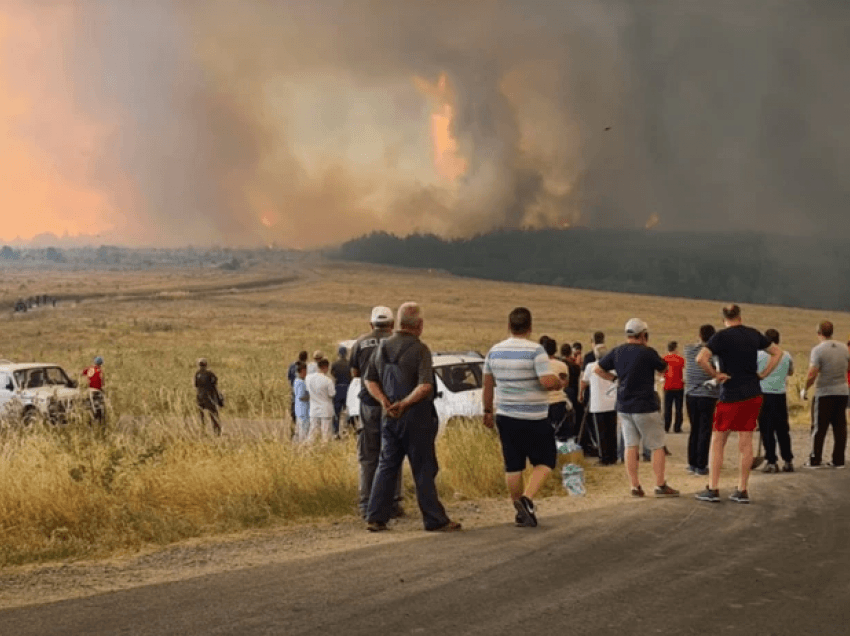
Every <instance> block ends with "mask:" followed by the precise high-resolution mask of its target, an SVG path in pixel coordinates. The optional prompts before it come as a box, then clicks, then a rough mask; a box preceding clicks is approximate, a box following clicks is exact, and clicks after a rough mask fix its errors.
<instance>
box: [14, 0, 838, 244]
mask: <svg viewBox="0 0 850 636" xmlns="http://www.w3.org/2000/svg"><path fill="white" fill-rule="evenodd" d="M848 27H850V5H848V3H846V2H843V1H841V0H814V1H811V2H805V1H803V0H760V1H759V2H756V1H755V0H753V1H752V2H749V1H745V2H740V1H738V0H717V1H715V2H710V3H709V2H703V1H700V0H677V1H675V2H674V1H667V2H662V1H659V0H645V1H643V2H632V1H630V0H574V1H572V2H560V1H555V0H534V1H530V0H527V1H525V2H523V1H521V0H512V1H507V0H432V1H430V2H419V1H415V0H317V1H315V2H309V3H308V2H301V1H300V0H281V1H278V2H272V1H271V0H268V1H260V0H254V1H252V2H236V1H235V0H206V1H203V0H182V1H177V0H174V1H167V0H151V1H149V2H139V1H136V0H4V1H3V3H2V4H0V174H2V175H3V179H2V181H0V188H2V191H0V196H2V200H3V202H4V205H3V207H2V210H3V211H2V214H0V216H1V217H2V222H0V240H2V241H12V240H14V239H16V238H20V239H23V240H30V239H32V238H33V237H36V236H38V235H41V234H44V233H52V234H55V235H57V236H64V235H67V236H69V237H77V238H78V239H79V240H88V239H89V238H90V239H91V242H92V243H94V244H100V243H117V244H123V245H152V246H182V245H190V244H191V245H211V244H216V245H234V246H247V245H267V244H276V245H280V246H285V247H293V248H310V247H317V246H323V245H330V244H334V243H338V242H340V241H344V240H346V239H348V238H352V237H355V236H358V235H361V234H363V233H367V232H371V231H374V230H385V231H390V232H394V233H397V234H402V235H403V234H408V233H411V232H435V233H438V234H440V235H443V236H469V235H473V234H476V233H480V232H486V231H488V230H492V229H496V228H507V227H510V228H516V227H548V226H552V227H568V226H575V225H583V226H590V227H647V226H653V227H655V228H658V229H669V230H694V231H709V230H724V231H725V230H741V231H757V232H781V233H786V234H791V235H793V234H797V233H821V232H823V233H829V234H835V233H836V232H839V233H840V232H850V230H848V229H847V228H848V226H850V224H848V223H846V214H847V210H848V204H850V178H848V177H850V174H848V173H850V168H848V166H850V124H848V122H847V117H846V111H847V103H848V101H850V100H848V98H850V64H848V62H850V38H847V37H846V34H847V32H848Z"/></svg>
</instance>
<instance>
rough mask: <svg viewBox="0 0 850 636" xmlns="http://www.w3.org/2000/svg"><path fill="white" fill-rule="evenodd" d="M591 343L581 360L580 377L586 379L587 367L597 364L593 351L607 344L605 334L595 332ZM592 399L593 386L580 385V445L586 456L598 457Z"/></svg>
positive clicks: (597, 441) (587, 384) (597, 440)
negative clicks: (600, 345) (591, 410)
mask: <svg viewBox="0 0 850 636" xmlns="http://www.w3.org/2000/svg"><path fill="white" fill-rule="evenodd" d="M591 343H592V345H591V349H590V351H589V352H588V353H586V354H584V356H583V357H582V358H581V361H580V368H581V371H580V373H579V377H584V372H585V371H586V370H587V367H588V366H589V365H591V364H593V363H594V362H597V358H596V354H595V353H593V351H594V349H595V347H596V345H599V344H605V334H604V333H603V332H601V331H595V332H594V333H593V335H592V336H591ZM592 399H593V397H592V396H591V385H590V384H589V383H584V384H583V385H582V384H581V383H579V402H581V406H582V419H583V421H584V426H583V427H581V439H580V440H579V444H580V445H581V447H582V449H583V450H584V454H585V456H589V457H596V456H598V455H599V438H598V437H597V436H596V427H595V426H594V425H593V422H592V419H593V418H591V417H589V413H590V411H589V406H590V401H591V400H592Z"/></svg>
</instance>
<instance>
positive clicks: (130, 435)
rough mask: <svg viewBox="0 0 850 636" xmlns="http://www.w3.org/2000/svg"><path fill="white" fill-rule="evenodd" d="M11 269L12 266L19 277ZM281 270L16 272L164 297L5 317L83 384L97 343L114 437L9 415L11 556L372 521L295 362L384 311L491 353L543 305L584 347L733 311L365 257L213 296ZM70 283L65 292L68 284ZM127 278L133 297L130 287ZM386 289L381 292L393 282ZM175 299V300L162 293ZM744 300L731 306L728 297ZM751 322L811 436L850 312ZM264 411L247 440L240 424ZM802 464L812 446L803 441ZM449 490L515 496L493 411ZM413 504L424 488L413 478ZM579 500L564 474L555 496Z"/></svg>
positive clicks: (43, 281) (17, 559)
mask: <svg viewBox="0 0 850 636" xmlns="http://www.w3.org/2000/svg"><path fill="white" fill-rule="evenodd" d="M7 273H8V272H4V275H5V274H7ZM281 273H282V272H280V271H269V272H264V271H257V272H251V273H249V274H246V273H241V274H239V277H238V278H237V277H234V276H233V275H230V274H222V273H220V272H214V273H210V272H195V271H188V270H187V271H179V272H173V271H167V272H162V271H159V272H158V271H150V272H141V273H133V272H127V273H107V274H103V275H102V279H101V278H100V277H101V275H100V274H98V275H94V276H91V275H89V274H86V273H69V272H64V273H62V274H61V275H58V274H57V277H56V280H55V281H53V282H52V281H51V278H50V275H49V274H39V276H38V277H37V278H36V277H34V276H33V275H32V274H28V273H20V274H15V273H11V274H10V275H9V277H8V278H9V280H8V282H7V285H6V288H7V289H8V290H9V291H7V292H5V295H4V296H3V297H2V299H3V300H5V301H9V302H11V300H13V298H12V297H13V295H18V294H19V295H23V296H27V295H30V294H36V293H54V290H55V289H59V290H60V291H66V292H68V293H70V292H71V291H73V292H74V293H85V292H90V293H97V292H102V291H111V290H115V293H116V294H117V293H122V294H124V293H129V292H133V291H139V290H142V291H144V290H150V291H151V292H152V296H151V297H150V298H135V297H132V298H130V299H128V300H121V301H118V300H115V301H111V300H108V299H103V298H100V299H97V300H92V301H84V302H80V303H64V304H63V303H60V305H59V306H58V307H57V308H56V309H53V308H49V309H44V310H39V311H33V312H28V313H27V314H25V315H18V316H13V315H11V314H1V315H0V358H10V359H13V360H16V361H40V362H55V363H58V364H60V365H62V366H63V367H64V368H65V369H66V371H68V372H69V374H70V375H72V377H76V376H78V374H79V373H80V371H81V370H82V368H83V367H84V366H86V365H88V364H90V362H91V359H92V358H93V357H94V356H95V355H102V356H103V357H104V358H105V359H106V364H105V377H106V390H107V395H108V400H109V420H110V422H112V423H113V426H112V428H111V429H110V431H109V433H108V434H107V435H106V436H105V437H103V438H101V437H98V436H97V435H95V434H94V433H93V432H92V431H91V430H90V429H89V428H88V427H87V426H86V425H85V424H83V423H82V422H73V423H72V424H71V425H69V426H67V427H63V428H50V427H42V426H36V427H33V428H30V429H20V428H19V427H18V426H2V427H0V566H4V565H12V564H21V563H29V562H44V561H51V560H61V559H70V558H82V557H93V556H104V555H108V554H114V553H118V552H122V551H132V550H137V549H139V548H140V547H142V546H145V545H151V544H153V545H165V544H168V543H171V542H174V541H179V540H181V539H184V538H188V537H197V536H203V535H213V534H217V533H226V532H232V531H235V530H238V529H240V528H251V527H262V526H268V525H275V524H287V523H302V522H309V521H310V520H316V519H320V518H336V517H346V516H353V515H355V514H356V491H357V475H358V468H357V459H356V449H355V446H354V442H353V440H352V439H348V440H345V441H343V442H341V443H335V444H330V445H328V446H321V447H316V448H313V449H309V450H307V449H299V448H296V447H293V446H292V445H291V444H290V442H289V440H288V435H287V434H286V428H285V427H284V425H283V422H285V421H288V411H289V385H288V383H287V380H286V369H287V367H288V365H289V363H290V362H291V361H292V360H294V359H295V357H296V355H297V353H298V351H299V350H301V349H305V350H308V351H313V350H314V349H322V350H323V351H325V353H326V354H328V356H329V357H334V353H335V351H336V343H337V342H339V341H341V340H345V339H349V338H352V337H355V336H356V335H358V334H359V333H362V332H364V331H366V330H367V328H368V325H367V322H368V317H369V312H370V309H371V307H372V306H373V305H377V304H386V305H389V306H397V305H398V304H400V303H401V302H403V301H405V300H409V299H416V300H418V301H419V302H420V303H421V304H422V305H423V307H424V310H425V332H424V335H423V340H424V341H425V342H426V343H428V344H429V345H430V346H431V348H432V350H457V349H464V350H466V349H477V350H479V351H482V352H485V351H487V350H488V349H489V348H490V346H492V344H493V343H495V342H497V341H499V340H501V339H502V338H503V337H504V335H505V331H506V324H505V323H506V317H507V314H508V312H509V311H510V310H511V309H512V308H513V307H515V306H517V305H524V306H527V307H529V308H530V309H531V310H532V312H533V314H534V320H535V327H534V332H535V337H537V336H539V335H541V334H543V333H546V334H548V335H550V336H552V337H554V338H555V339H557V340H558V341H559V342H564V341H570V342H572V341H575V340H579V341H583V342H585V346H587V340H588V338H589V336H590V334H591V333H592V332H593V331H594V330H596V329H602V330H604V331H606V332H607V333H608V334H609V341H610V342H609V345H614V344H616V343H617V342H619V341H620V339H621V336H620V333H621V331H622V325H623V324H624V323H625V321H626V320H627V319H628V318H630V317H632V316H634V315H637V316H641V317H643V318H644V319H646V320H647V321H648V322H649V324H650V328H651V333H652V342H651V344H652V345H653V346H655V347H656V348H658V349H659V350H663V348H664V345H665V344H666V342H667V340H673V339H675V340H678V341H679V342H680V344H681V343H685V342H690V341H692V340H694V339H695V334H696V332H697V329H698V327H699V325H701V324H703V323H707V322H708V323H713V324H715V325H719V323H720V321H719V320H718V315H719V306H720V303H716V302H706V301H692V300H681V299H668V298H656V297H648V296H635V295H626V294H611V293H602V292H593V291H578V290H571V289H562V288H554V287H541V286H535V285H518V284H507V283H497V282H489V281H480V280H465V279H462V278H455V277H452V276H448V275H443V274H432V273H427V272H421V271H404V270H392V269H389V268H381V267H370V266H361V265H353V264H344V265H341V264H329V265H315V266H313V265H311V266H310V269H309V271H306V270H305V271H296V272H295V275H298V276H301V277H302V279H301V282H297V283H292V284H285V285H282V286H280V287H278V288H275V289H262V290H258V291H253V292H250V293H248V292H224V291H223V292H222V293H221V294H218V295H215V294H207V295H203V296H196V295H193V294H192V293H189V292H187V293H183V291H182V290H185V289H191V288H192V286H193V285H196V284H197V283H198V281H202V282H204V284H208V285H221V286H222V287H230V286H232V284H233V283H234V282H239V281H243V280H246V279H247V278H250V277H251V276H253V277H255V278H258V279H259V278H262V277H269V278H271V277H279V276H280V275H281ZM54 282H55V286H54V287H52V286H51V285H53V284H54ZM119 289H120V292H119V291H118V290H119ZM375 290H380V291H379V292H376V291H375ZM163 292H168V293H167V294H164V293H163ZM731 300H734V299H731ZM744 315H745V321H746V322H747V323H748V324H752V325H754V326H756V327H759V328H761V329H766V328H768V327H774V328H776V329H778V330H779V331H780V332H781V333H782V343H781V345H782V346H783V347H784V348H787V349H788V350H789V351H791V352H792V354H793V355H794V359H795V364H796V367H797V375H796V376H795V378H794V379H792V381H791V383H790V385H789V406H790V410H791V413H792V418H793V426H794V427H796V428H807V427H808V423H807V418H808V413H807V411H806V408H807V406H808V405H807V404H804V403H802V402H801V401H800V400H799V399H798V397H797V395H796V392H795V391H794V388H795V387H796V386H797V385H798V383H799V382H800V377H801V376H802V374H803V373H804V372H805V369H806V367H807V364H808V360H807V357H808V351H809V350H810V348H811V346H812V345H813V344H815V337H814V330H815V326H816V325H817V323H818V322H819V321H820V320H822V319H827V318H828V319H831V320H833V321H834V322H835V323H836V326H837V334H839V336H840V334H843V333H846V332H847V330H848V329H850V317H848V315H846V314H840V313H838V312H817V311H809V310H799V309H788V308H778V307H757V306H746V307H744ZM202 356H203V357H207V358H208V359H209V360H210V366H211V368H212V369H213V371H215V372H216V373H217V374H218V376H219V378H220V386H221V388H222V390H223V392H224V394H225V397H226V407H225V410H224V415H225V436H224V437H223V438H220V439H219V438H213V437H211V436H208V435H206V434H204V433H203V432H202V431H201V429H200V427H199V425H198V423H197V414H196V408H195V405H194V394H193V388H192V377H193V373H194V370H195V360H196V359H197V358H198V357H202ZM236 420H244V421H249V422H260V423H262V425H261V426H259V428H258V429H257V430H255V431H254V432H253V434H252V435H242V434H239V435H236V434H233V433H234V432H235V431H233V430H231V429H228V422H233V421H236ZM797 454H798V456H800V455H801V452H800V451H798V453H797ZM438 458H439V461H440V474H439V476H438V485H439V488H440V493H441V496H442V497H443V498H444V500H445V501H446V503H447V504H448V505H449V506H451V503H452V501H456V500H458V499H461V500H462V499H476V498H486V497H503V496H505V495H506V490H505V486H504V483H503V472H502V470H503V469H502V462H501V454H500V450H499V442H498V438H497V437H496V435H495V434H494V433H492V432H490V431H486V430H484V429H483V428H482V427H481V426H480V423H478V422H470V421H467V422H459V423H457V425H456V426H452V427H449V428H448V429H447V430H446V432H445V434H444V435H442V436H441V437H440V438H439V439H438ZM587 479H588V483H589V484H590V485H592V486H593V487H594V490H593V492H594V493H597V492H598V493H599V494H606V493H607V492H608V491H609V490H612V491H613V489H615V488H616V489H621V488H622V484H623V478H622V475H621V474H620V476H617V475H616V474H615V473H614V472H612V471H611V470H610V469H609V471H608V472H605V473H603V472H600V471H599V470H598V469H595V468H594V467H592V466H587ZM405 483H406V488H407V490H408V493H407V494H408V499H409V501H410V502H411V505H412V502H413V498H412V497H413V490H412V482H411V480H409V479H408V480H406V482H405ZM557 493H563V490H562V488H561V486H560V483H559V480H557V479H551V480H550V481H549V482H548V484H547V486H546V490H545V492H544V494H557Z"/></svg>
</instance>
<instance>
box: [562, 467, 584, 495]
mask: <svg viewBox="0 0 850 636" xmlns="http://www.w3.org/2000/svg"><path fill="white" fill-rule="evenodd" d="M561 482H562V483H563V484H564V489H565V490H566V491H567V492H568V493H570V496H572V497H583V496H584V495H585V494H587V490H586V489H585V487H584V468H582V467H581V466H579V465H578V464H565V465H564V467H563V468H561Z"/></svg>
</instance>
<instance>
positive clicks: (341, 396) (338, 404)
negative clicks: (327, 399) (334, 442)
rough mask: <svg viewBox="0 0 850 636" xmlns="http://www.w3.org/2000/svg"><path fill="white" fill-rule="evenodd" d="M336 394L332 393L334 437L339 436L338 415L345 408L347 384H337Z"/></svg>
mask: <svg viewBox="0 0 850 636" xmlns="http://www.w3.org/2000/svg"><path fill="white" fill-rule="evenodd" d="M335 389H336V392H335V393H334V421H333V430H334V435H339V414H340V413H341V412H342V409H343V408H344V407H345V398H346V397H348V385H347V384H337V385H336V387H335Z"/></svg>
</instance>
